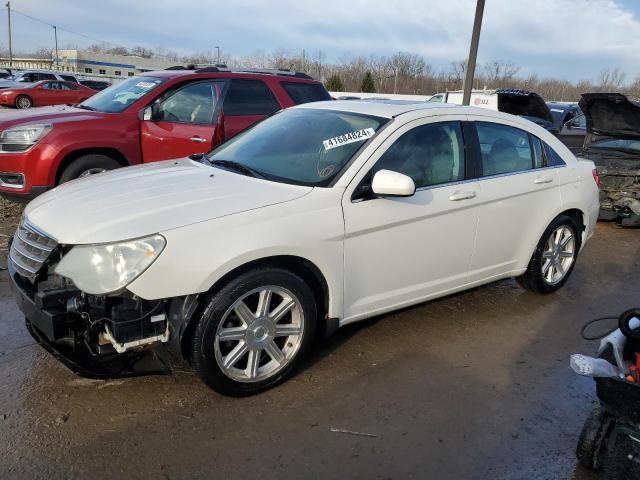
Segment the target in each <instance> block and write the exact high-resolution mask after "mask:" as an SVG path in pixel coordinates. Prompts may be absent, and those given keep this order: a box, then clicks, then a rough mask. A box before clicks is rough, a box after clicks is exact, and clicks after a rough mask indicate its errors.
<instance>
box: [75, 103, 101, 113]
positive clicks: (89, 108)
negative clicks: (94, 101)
mask: <svg viewBox="0 0 640 480" xmlns="http://www.w3.org/2000/svg"><path fill="white" fill-rule="evenodd" d="M75 107H76V108H82V109H83V110H89V111H90V112H95V111H96V109H95V108H93V107H87V106H86V105H82V104H81V103H79V104H77V105H75Z"/></svg>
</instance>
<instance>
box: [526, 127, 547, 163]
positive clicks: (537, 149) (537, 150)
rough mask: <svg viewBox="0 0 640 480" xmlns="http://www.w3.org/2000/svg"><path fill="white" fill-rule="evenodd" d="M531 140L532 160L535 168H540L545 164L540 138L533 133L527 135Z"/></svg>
mask: <svg viewBox="0 0 640 480" xmlns="http://www.w3.org/2000/svg"><path fill="white" fill-rule="evenodd" d="M529 140H530V141H531V148H532V149H533V162H534V167H535V168H542V167H544V166H545V162H544V153H542V140H540V139H539V138H538V137H534V136H533V135H529Z"/></svg>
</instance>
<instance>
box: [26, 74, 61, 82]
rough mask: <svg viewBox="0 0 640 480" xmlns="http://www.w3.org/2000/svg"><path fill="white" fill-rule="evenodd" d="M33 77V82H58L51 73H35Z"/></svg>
mask: <svg viewBox="0 0 640 480" xmlns="http://www.w3.org/2000/svg"><path fill="white" fill-rule="evenodd" d="M32 75H34V77H35V80H33V81H34V82H37V81H39V80H57V78H56V76H55V75H52V74H51V73H34V74H32Z"/></svg>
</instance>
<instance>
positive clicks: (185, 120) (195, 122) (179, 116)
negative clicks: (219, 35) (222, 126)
mask: <svg viewBox="0 0 640 480" xmlns="http://www.w3.org/2000/svg"><path fill="white" fill-rule="evenodd" d="M223 86H224V82H216V81H205V82H197V83H190V84H188V85H185V86H183V87H182V88H180V89H178V90H176V91H174V92H173V93H171V94H170V95H169V96H168V97H163V98H161V99H158V100H157V101H156V102H154V105H152V112H153V113H152V118H151V120H141V121H140V138H141V144H142V159H143V161H144V162H155V161H158V160H168V159H172V158H183V157H188V156H189V155H192V154H194V153H206V152H208V151H210V150H211V148H212V142H213V139H214V135H215V129H216V126H217V125H216V120H217V114H218V100H219V99H220V98H221V95H222V92H223V90H224V88H223Z"/></svg>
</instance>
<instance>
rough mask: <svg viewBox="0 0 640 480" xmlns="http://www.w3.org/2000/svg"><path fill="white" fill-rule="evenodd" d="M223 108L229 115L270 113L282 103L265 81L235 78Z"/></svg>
mask: <svg viewBox="0 0 640 480" xmlns="http://www.w3.org/2000/svg"><path fill="white" fill-rule="evenodd" d="M222 109H223V111H224V114H225V115H229V116H236V115H237V116H241V115H270V114H272V113H273V112H275V111H276V110H279V109H280V105H279V104H278V102H277V101H276V99H275V98H274V97H273V94H272V93H271V90H269V88H268V87H267V86H266V85H265V83H264V82H263V81H261V80H241V79H234V80H232V81H231V85H230V87H229V91H228V92H227V96H226V98H225V99H224V105H223V107H222Z"/></svg>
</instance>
